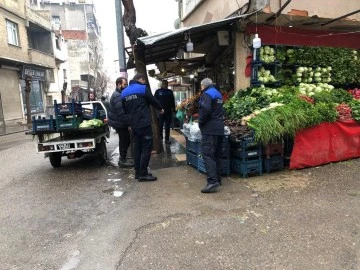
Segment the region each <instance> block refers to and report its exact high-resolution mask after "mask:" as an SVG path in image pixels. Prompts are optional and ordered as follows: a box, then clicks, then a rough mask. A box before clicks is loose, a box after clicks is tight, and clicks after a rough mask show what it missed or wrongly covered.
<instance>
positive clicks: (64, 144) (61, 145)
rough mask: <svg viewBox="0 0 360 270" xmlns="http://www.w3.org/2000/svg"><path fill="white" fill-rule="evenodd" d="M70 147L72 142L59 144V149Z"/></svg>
mask: <svg viewBox="0 0 360 270" xmlns="http://www.w3.org/2000/svg"><path fill="white" fill-rule="evenodd" d="M67 149H70V143H63V144H58V150H67Z"/></svg>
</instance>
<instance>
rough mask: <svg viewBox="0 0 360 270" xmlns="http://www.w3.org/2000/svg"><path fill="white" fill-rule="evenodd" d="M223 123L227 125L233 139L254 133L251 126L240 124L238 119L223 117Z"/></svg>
mask: <svg viewBox="0 0 360 270" xmlns="http://www.w3.org/2000/svg"><path fill="white" fill-rule="evenodd" d="M224 124H225V126H227V127H229V129H230V132H231V133H230V138H231V139H233V140H234V141H236V140H240V139H241V138H243V137H248V136H251V135H253V134H254V131H253V130H252V129H251V128H249V127H248V126H242V125H241V123H240V120H230V119H225V121H224Z"/></svg>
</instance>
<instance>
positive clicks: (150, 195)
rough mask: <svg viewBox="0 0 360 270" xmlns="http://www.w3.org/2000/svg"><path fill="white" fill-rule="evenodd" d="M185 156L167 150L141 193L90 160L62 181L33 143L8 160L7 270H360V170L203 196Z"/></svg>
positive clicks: (226, 188) (243, 184) (63, 173)
mask: <svg viewBox="0 0 360 270" xmlns="http://www.w3.org/2000/svg"><path fill="white" fill-rule="evenodd" d="M116 139H117V138H116V134H112V138H111V140H110V142H109V144H108V153H109V156H111V155H113V156H116V151H115V149H116V143H117V142H116ZM114 151H115V152H114ZM183 153H184V150H183V148H181V146H180V145H178V144H176V143H173V144H172V145H171V147H168V148H167V149H166V148H165V153H164V154H161V155H155V156H153V157H152V164H151V166H150V167H151V170H152V172H153V173H154V174H155V175H156V176H158V178H159V180H158V181H156V182H152V183H138V182H137V181H136V180H135V179H133V172H132V170H124V169H119V168H118V167H115V166H112V165H111V163H110V164H108V165H107V166H103V167H101V166H100V165H99V162H98V160H96V159H95V158H94V157H91V156H85V157H83V158H81V159H78V160H65V159H64V160H63V166H62V167H61V168H58V169H53V168H52V167H51V165H50V163H49V160H48V159H44V158H43V156H42V155H39V154H36V153H35V143H34V142H31V141H23V140H19V143H11V144H7V147H3V148H0V164H1V172H0V262H1V266H0V268H1V269H26V270H27V269H60V270H69V269H86V270H88V269H99V270H100V269H101V270H102V269H105V270H107V269H109V270H112V269H114V270H115V269H119V270H120V269H299V270H300V269H302V270H303V269H314V270H315V269H316V270H317V269H344V270H347V269H349V270H350V269H354V270H357V269H360V247H359V245H360V218H359V217H360V184H359V181H360V176H359V165H360V159H355V160H350V161H345V162H341V163H336V164H329V165H325V166H321V167H317V168H311V169H304V170H299V171H283V172H277V173H272V174H264V175H263V176H261V177H251V178H247V179H243V178H239V177H237V176H236V175H231V176H230V177H228V178H225V179H224V180H223V186H222V187H221V188H220V190H219V192H218V193H215V194H201V193H200V189H201V188H202V187H203V186H204V184H205V176H204V175H203V174H201V173H198V172H197V171H196V170H195V169H193V168H192V167H190V166H187V165H185V164H184V162H183V161H182V162H177V160H176V158H175V154H180V155H181V154H183ZM115 159H116V158H115ZM115 163H116V162H115Z"/></svg>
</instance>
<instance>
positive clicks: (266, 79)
mask: <svg viewBox="0 0 360 270" xmlns="http://www.w3.org/2000/svg"><path fill="white" fill-rule="evenodd" d="M258 80H259V81H261V82H263V83H273V82H276V79H275V77H274V76H273V75H271V72H270V70H266V69H265V68H264V67H260V68H259V73H258Z"/></svg>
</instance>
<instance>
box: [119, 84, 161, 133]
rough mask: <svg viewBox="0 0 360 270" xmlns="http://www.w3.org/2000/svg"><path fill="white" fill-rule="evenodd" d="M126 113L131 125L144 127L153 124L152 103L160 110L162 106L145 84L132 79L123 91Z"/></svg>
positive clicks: (122, 97)
mask: <svg viewBox="0 0 360 270" xmlns="http://www.w3.org/2000/svg"><path fill="white" fill-rule="evenodd" d="M121 99H122V103H123V107H124V110H125V113H126V114H127V115H129V117H130V126H131V128H132V129H134V128H142V127H146V126H149V125H151V112H150V106H149V105H150V104H151V105H153V106H154V107H155V108H157V109H158V110H161V109H162V107H161V105H160V103H159V101H157V100H156V98H155V97H154V96H153V95H152V93H151V91H150V89H149V88H147V87H146V85H145V84H142V83H140V82H137V81H133V80H131V81H130V83H129V86H128V87H126V88H125V89H124V90H123V91H122V93H121Z"/></svg>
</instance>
